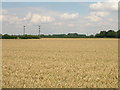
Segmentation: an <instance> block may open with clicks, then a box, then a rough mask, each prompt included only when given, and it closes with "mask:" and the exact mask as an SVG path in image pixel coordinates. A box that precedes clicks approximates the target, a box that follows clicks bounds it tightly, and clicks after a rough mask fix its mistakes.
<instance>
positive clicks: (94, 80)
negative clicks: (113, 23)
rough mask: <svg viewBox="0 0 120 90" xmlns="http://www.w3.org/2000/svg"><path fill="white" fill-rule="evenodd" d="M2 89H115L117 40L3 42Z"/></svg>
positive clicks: (116, 82) (116, 80) (116, 85)
mask: <svg viewBox="0 0 120 90" xmlns="http://www.w3.org/2000/svg"><path fill="white" fill-rule="evenodd" d="M2 43H3V46H2V50H3V55H2V73H3V77H2V80H3V82H2V87H3V88H117V87H118V68H117V67H118V40H117V39H40V40H37V39H36V40H34V39H31V40H21V39H18V40H17V39H16V40H3V42H2Z"/></svg>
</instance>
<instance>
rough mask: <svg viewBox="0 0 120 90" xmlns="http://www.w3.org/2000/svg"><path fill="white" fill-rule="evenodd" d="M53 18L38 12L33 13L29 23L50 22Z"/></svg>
mask: <svg viewBox="0 0 120 90" xmlns="http://www.w3.org/2000/svg"><path fill="white" fill-rule="evenodd" d="M54 20H55V19H54V18H53V17H51V16H43V15H40V14H33V15H32V18H31V21H30V22H31V23H39V22H52V21H54Z"/></svg>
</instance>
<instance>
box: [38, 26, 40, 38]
mask: <svg viewBox="0 0 120 90" xmlns="http://www.w3.org/2000/svg"><path fill="white" fill-rule="evenodd" d="M38 35H39V38H40V26H39V34H38Z"/></svg>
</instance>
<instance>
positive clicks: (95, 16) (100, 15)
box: [85, 11, 109, 22]
mask: <svg viewBox="0 0 120 90" xmlns="http://www.w3.org/2000/svg"><path fill="white" fill-rule="evenodd" d="M108 15H109V12H103V11H96V12H91V13H90V15H88V16H87V17H85V18H86V19H89V20H90V21H92V22H99V21H101V20H102V19H104V17H106V16H108Z"/></svg>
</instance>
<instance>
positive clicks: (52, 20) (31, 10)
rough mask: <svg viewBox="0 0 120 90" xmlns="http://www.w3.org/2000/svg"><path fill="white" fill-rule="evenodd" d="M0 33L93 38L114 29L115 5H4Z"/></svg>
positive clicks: (57, 3)
mask: <svg viewBox="0 0 120 90" xmlns="http://www.w3.org/2000/svg"><path fill="white" fill-rule="evenodd" d="M0 11H1V12H2V14H1V15H0V23H2V33H3V34H5V33H7V34H23V25H26V34H38V25H40V26H41V33H42V34H59V33H61V34H63V33H65V34H66V33H71V32H74V33H81V34H95V33H97V32H99V31H101V30H110V29H113V30H117V29H118V3H117V2H94V3H92V2H84V3H83V2H16V3H15V2H6V3H5V2H4V3H2V9H0Z"/></svg>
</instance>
